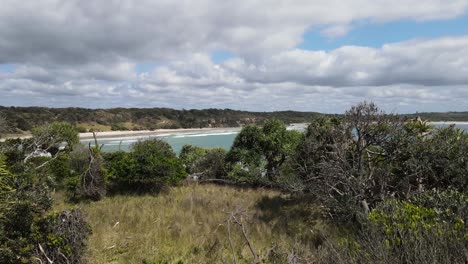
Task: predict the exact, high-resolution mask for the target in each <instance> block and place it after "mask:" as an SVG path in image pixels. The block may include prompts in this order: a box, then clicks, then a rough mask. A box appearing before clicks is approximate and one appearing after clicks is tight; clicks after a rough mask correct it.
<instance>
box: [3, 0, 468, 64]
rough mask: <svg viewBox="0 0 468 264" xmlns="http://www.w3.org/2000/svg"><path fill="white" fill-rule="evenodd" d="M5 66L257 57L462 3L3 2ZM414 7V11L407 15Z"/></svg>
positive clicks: (452, 9) (452, 12)
mask: <svg viewBox="0 0 468 264" xmlns="http://www.w3.org/2000/svg"><path fill="white" fill-rule="evenodd" d="M0 4H1V6H2V8H1V9H0V18H1V19H0V36H1V37H0V38H1V41H0V63H35V64H47V63H51V64H54V63H60V64H82V63H89V62H96V61H98V62H105V61H116V60H130V61H139V62H141V61H146V60H147V61H154V60H166V59H177V58H179V57H180V56H185V55H187V54H191V53H193V52H207V51H209V50H213V49H220V50H226V51H229V52H232V53H235V54H239V56H248V57H249V58H255V57H259V56H262V55H263V56H266V55H270V54H274V53H277V52H279V51H283V50H287V49H291V48H294V47H296V46H297V45H298V44H299V43H300V42H301V41H302V35H303V34H304V32H305V31H307V30H309V29H313V28H314V27H317V26H324V27H326V29H325V30H324V34H326V35H332V36H338V35H342V34H345V33H346V29H347V27H348V25H349V24H350V23H352V22H353V21H359V20H365V21H393V20H398V19H412V20H436V19H447V18H452V17H455V16H458V15H461V14H463V13H464V12H465V11H466V10H467V8H468V2H467V1H464V0H452V1H442V0H425V1H424V3H421V1H418V0H395V1H392V3H391V4H388V2H387V1H375V0H349V1H337V0H314V1H310V0H297V1H294V2H291V1H283V0H267V1H258V0H255V1H252V0H236V1H234V0H227V1H218V0H200V1H169V0H158V1H154V0H141V1H137V2H135V1H132V0H105V1H104V0H97V1H80V0H70V1H66V2H64V1H60V0H36V1H16V0H1V1H0ZM408 7H411V8H408Z"/></svg>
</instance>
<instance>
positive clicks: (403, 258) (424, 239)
mask: <svg viewBox="0 0 468 264" xmlns="http://www.w3.org/2000/svg"><path fill="white" fill-rule="evenodd" d="M467 246H468V236H467V228H466V225H465V223H464V221H463V220H462V219H461V217H460V216H459V215H457V214H455V213H454V212H452V211H451V210H450V209H447V210H442V211H438V210H435V209H432V208H427V207H423V206H419V205H415V204H412V203H409V202H404V201H397V200H394V199H390V200H386V201H384V202H382V203H381V204H379V206H377V207H376V208H375V209H374V210H372V212H371V213H370V214H369V218H368V222H367V224H366V226H364V227H363V228H362V229H361V230H360V231H359V233H358V234H357V236H355V237H350V238H346V239H341V241H340V242H339V243H338V244H335V245H330V244H329V245H328V247H331V248H332V250H330V248H328V257H327V259H326V261H327V262H329V263H332V262H333V263H415V264H418V263H421V264H423V263H447V264H448V263H466V262H467V261H468V248H467Z"/></svg>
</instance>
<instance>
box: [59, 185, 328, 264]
mask: <svg viewBox="0 0 468 264" xmlns="http://www.w3.org/2000/svg"><path fill="white" fill-rule="evenodd" d="M58 206H59V207H60V206H64V205H63V204H59V205H58ZM79 206H80V207H82V209H83V210H84V212H85V214H86V215H87V217H88V221H89V222H90V224H91V226H92V229H93V234H92V236H91V237H90V241H89V250H88V259H89V262H90V263H221V262H223V260H225V262H226V263H233V253H232V250H231V247H230V245H229V239H228V235H227V224H226V219H227V218H228V216H229V215H228V212H233V211H236V210H237V209H239V208H244V209H245V211H246V216H245V217H243V220H242V221H243V223H244V224H245V228H246V231H247V235H248V237H249V240H250V241H251V242H252V244H253V247H254V248H255V251H256V253H257V254H258V255H259V256H263V257H264V256H266V255H268V252H269V251H271V249H273V248H274V249H275V251H281V253H285V254H284V256H286V253H291V252H293V250H294V252H296V253H297V252H299V253H301V254H302V255H303V256H306V257H307V256H309V257H310V252H311V248H313V245H310V244H307V243H304V242H303V241H312V242H317V241H316V240H317V237H320V236H316V235H314V232H317V231H316V230H324V226H323V225H322V222H321V221H320V220H317V217H316V216H314V214H311V213H310V211H308V208H307V203H300V204H298V203H297V202H292V201H291V200H290V199H287V198H286V197H283V196H282V195H281V194H280V193H278V192H275V191H271V190H261V189H260V190H259V189H257V190H252V189H238V188H233V187H226V186H216V185H190V186H182V187H176V188H172V189H171V190H169V191H167V192H166V193H162V194H159V195H157V196H149V195H148V196H115V197H108V198H105V199H104V200H102V201H100V202H94V203H86V204H80V205H79ZM306 211H308V212H306ZM231 240H232V243H233V248H234V252H235V256H236V259H237V263H251V262H252V260H253V257H252V254H251V252H250V250H249V247H248V246H247V243H246V241H245V239H244V238H243V236H242V232H241V229H240V227H239V226H236V225H231ZM275 245H276V247H275Z"/></svg>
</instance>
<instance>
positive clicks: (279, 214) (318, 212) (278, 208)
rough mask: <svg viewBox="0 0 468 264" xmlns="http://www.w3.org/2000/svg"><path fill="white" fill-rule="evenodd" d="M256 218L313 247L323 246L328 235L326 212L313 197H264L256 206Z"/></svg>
mask: <svg viewBox="0 0 468 264" xmlns="http://www.w3.org/2000/svg"><path fill="white" fill-rule="evenodd" d="M256 208H257V209H258V210H257V213H256V215H255V218H256V219H258V220H259V221H263V222H265V223H267V224H269V225H271V226H272V230H273V232H278V233H284V234H286V235H288V236H291V237H294V238H295V239H297V240H298V241H299V242H301V243H304V244H308V245H310V246H313V247H315V248H316V247H318V246H320V245H322V243H323V242H324V239H325V234H326V233H327V232H328V231H329V230H328V225H327V223H326V221H325V217H324V215H323V213H324V212H323V209H322V207H321V206H320V205H318V204H317V203H316V202H315V201H314V199H312V198H311V197H291V196H283V195H282V196H274V197H268V196H265V197H263V198H262V199H261V200H260V201H259V202H258V203H257V205H256Z"/></svg>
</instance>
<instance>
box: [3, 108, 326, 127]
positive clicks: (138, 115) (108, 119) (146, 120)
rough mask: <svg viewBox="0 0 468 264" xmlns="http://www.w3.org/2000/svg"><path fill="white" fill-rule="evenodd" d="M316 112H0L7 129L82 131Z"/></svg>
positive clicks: (304, 116)
mask: <svg viewBox="0 0 468 264" xmlns="http://www.w3.org/2000/svg"><path fill="white" fill-rule="evenodd" d="M317 114H318V113H314V112H296V111H280V112H247V111H237V110H231V109H204V110H175V109H169V108H113V109H85V108H45V107H1V106H0V116H2V120H4V121H5V122H7V123H8V125H9V126H8V130H7V131H8V132H10V133H18V132H24V131H30V130H31V129H33V128H34V127H38V126H41V125H43V124H46V123H52V122H68V123H70V124H73V125H74V126H76V127H77V129H78V131H79V132H88V131H92V130H94V131H99V130H153V129H161V128H171V129H175V128H201V127H239V126H243V125H247V124H262V123H263V122H264V121H265V120H268V119H272V118H276V119H280V120H282V121H283V122H285V123H288V124H289V123H303V122H307V121H309V120H310V119H312V118H313V117H314V116H316V115H317Z"/></svg>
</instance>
